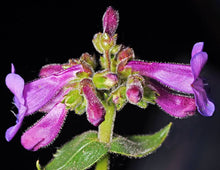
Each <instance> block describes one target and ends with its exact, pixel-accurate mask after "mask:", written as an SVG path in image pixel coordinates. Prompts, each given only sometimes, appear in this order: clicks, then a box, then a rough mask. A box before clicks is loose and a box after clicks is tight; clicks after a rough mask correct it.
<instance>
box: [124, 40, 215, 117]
mask: <svg viewBox="0 0 220 170" xmlns="http://www.w3.org/2000/svg"><path fill="white" fill-rule="evenodd" d="M202 49H203V42H199V43H196V44H195V45H194V46H193V49H192V58H191V60H190V65H184V64H172V63H157V62H143V61H130V62H128V64H127V65H126V67H125V68H131V69H132V71H134V72H138V73H139V74H140V75H143V76H146V77H148V78H151V79H153V80H156V81H157V82H159V83H161V84H162V85H164V86H166V87H169V88H170V89H172V90H175V91H177V92H182V93H185V94H186V95H191V94H193V95H194V97H195V99H194V100H195V105H196V106H197V110H198V111H199V113H200V114H201V115H203V116H212V115H213V112H214V110H215V106H214V104H213V103H212V102H211V101H210V100H209V99H208V97H207V94H206V91H205V89H204V84H203V82H202V79H201V78H200V77H199V74H200V72H201V70H202V68H203V66H204V65H205V63H206V61H207V59H208V55H207V53H206V52H203V51H202ZM156 89H157V91H158V93H159V95H160V96H159V97H158V98H157V103H158V105H160V106H161V108H162V109H164V110H165V111H166V112H168V113H169V114H171V115H173V116H175V117H185V116H188V115H192V113H193V110H194V109H193V108H194V106H193V103H194V102H193V101H192V99H190V97H189V96H181V95H177V94H172V93H171V94H169V93H168V91H165V90H162V88H160V87H159V86H156ZM163 99H164V100H163ZM174 106H178V109H177V110H175V109H172V108H174ZM186 106H187V107H186ZM188 107H189V108H188ZM186 108H187V110H185V109H186ZM178 110H179V112H177V111H178Z"/></svg>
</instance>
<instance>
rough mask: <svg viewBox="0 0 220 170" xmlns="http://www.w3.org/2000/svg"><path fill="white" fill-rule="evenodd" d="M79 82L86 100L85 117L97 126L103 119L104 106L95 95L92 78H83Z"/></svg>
mask: <svg viewBox="0 0 220 170" xmlns="http://www.w3.org/2000/svg"><path fill="white" fill-rule="evenodd" d="M80 84H81V87H82V92H83V94H84V96H85V98H86V101H87V108H86V113H87V118H88V120H89V122H90V123H92V124H93V125H94V126H98V125H100V124H101V123H102V122H103V121H104V119H105V113H106V111H105V108H104V106H103V105H102V103H101V102H100V100H99V99H98V97H97V95H96V92H95V88H94V86H93V83H92V80H90V79H83V80H82V81H81V82H80Z"/></svg>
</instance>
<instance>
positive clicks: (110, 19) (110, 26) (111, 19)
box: [102, 6, 119, 37]
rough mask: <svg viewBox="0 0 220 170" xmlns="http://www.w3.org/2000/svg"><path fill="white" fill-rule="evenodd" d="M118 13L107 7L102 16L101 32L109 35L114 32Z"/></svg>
mask: <svg viewBox="0 0 220 170" xmlns="http://www.w3.org/2000/svg"><path fill="white" fill-rule="evenodd" d="M118 21H119V14H118V11H116V10H114V9H113V8H112V7H111V6H110V7H108V8H107V10H106V12H105V14H104V15H103V18H102V24H103V32H105V33H107V34H109V35H110V36H111V37H112V36H113V35H114V34H115V32H116V29H117V27H118Z"/></svg>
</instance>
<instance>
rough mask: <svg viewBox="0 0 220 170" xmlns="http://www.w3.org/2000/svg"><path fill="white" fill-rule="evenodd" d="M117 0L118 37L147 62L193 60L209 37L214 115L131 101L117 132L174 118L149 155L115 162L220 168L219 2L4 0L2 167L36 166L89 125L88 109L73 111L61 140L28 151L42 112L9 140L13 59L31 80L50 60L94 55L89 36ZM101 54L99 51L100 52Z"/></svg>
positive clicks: (151, 169)
mask: <svg viewBox="0 0 220 170" xmlns="http://www.w3.org/2000/svg"><path fill="white" fill-rule="evenodd" d="M109 5H112V6H113V7H114V8H115V9H117V10H119V13H120V23H119V28H118V31H117V33H118V34H119V38H118V43H123V44H125V45H126V46H130V47H132V48H133V49H134V51H135V54H136V57H137V58H140V59H143V60H147V61H160V62H177V63H189V60H190V57H191V56H190V54H191V49H192V46H193V44H194V43H196V42H199V41H204V42H205V47H204V50H205V51H206V52H207V53H208V54H209V60H208V63H207V64H206V66H205V68H204V69H203V75H204V76H205V77H206V78H207V79H208V81H209V84H210V86H211V92H212V94H211V97H212V99H213V100H214V101H215V105H216V111H215V113H214V115H213V116H212V117H209V118H206V117H202V116H201V115H200V114H197V115H196V116H193V117H191V118H188V119H183V120H179V119H175V118H172V117H170V116H169V115H167V114H166V113H164V112H163V111H161V110H160V109H159V108H158V107H157V106H149V107H148V108H147V109H146V110H141V109H139V108H138V107H136V106H132V105H129V104H128V105H127V106H126V107H125V108H124V109H123V110H122V111H121V112H119V113H117V117H116V121H115V130H114V131H115V133H118V134H121V135H124V136H126V135H132V134H148V133H154V132H156V131H158V130H159V129H160V128H162V127H163V126H165V125H166V124H168V123H169V122H171V121H172V122H173V123H174V124H173V127H172V129H171V132H170V134H169V136H168V138H167V139H166V141H165V142H164V144H163V145H162V147H161V148H160V149H159V150H157V151H156V152H155V153H153V154H152V155H150V156H148V157H146V158H143V159H136V160H135V159H133V160H132V159H129V158H124V157H120V156H117V155H113V156H112V157H111V169H126V170H133V169H138V170H139V169H140V170H146V169H148V170H218V169H220V158H219V153H220V147H219V145H220V132H219V131H220V115H219V107H218V104H219V95H220V90H219V84H220V79H219V73H220V71H219V56H220V54H219V49H220V1H219V0H190V1H187V0H184V1H169V0H166V1H138V0H136V1H134V0H133V1H128V0H126V1H123V0H118V1H117V0H100V1H95V0H94V1H84V0H80V1H53V0H50V1H42V2H41V1H16V2H13V1H7V4H1V7H3V10H1V13H0V19H1V20H0V29H1V30H0V41H1V46H0V56H1V76H0V81H1V83H0V86H1V87H0V90H1V93H0V94H1V102H2V103H1V116H2V117H1V119H0V120H1V122H0V123H1V124H0V126H1V134H0V138H1V139H0V141H1V155H2V158H1V166H2V167H7V168H6V169H10V170H11V169H29V170H30V169H35V162H36V160H38V159H39V160H40V163H41V164H45V163H46V162H47V161H48V160H50V158H51V157H52V153H54V152H55V150H56V148H57V147H59V146H61V145H62V144H63V143H65V142H66V141H68V140H70V139H71V138H72V137H73V136H75V135H77V134H80V133H82V132H84V131H86V130H89V129H97V128H95V127H93V126H92V125H90V124H89V123H88V121H87V120H86V116H85V115H83V116H77V115H74V113H73V112H70V113H69V114H68V117H67V119H66V122H65V125H64V127H63V128H62V132H61V133H60V135H59V137H58V138H57V139H56V141H55V142H54V143H53V144H52V145H50V146H49V147H47V148H46V149H41V150H39V151H37V152H31V151H27V150H25V149H24V148H23V147H22V146H21V144H20V136H21V134H22V133H23V132H24V131H25V130H26V129H27V128H28V127H29V126H31V125H32V124H33V123H34V122H35V121H37V120H38V119H39V118H40V117H41V116H42V114H41V113H37V114H35V115H33V116H30V117H28V118H25V120H24V123H23V126H22V128H21V130H20V131H19V132H18V134H17V135H16V136H15V138H14V139H13V140H12V141H11V142H10V143H8V142H6V140H5V139H4V133H5V131H6V129H7V128H8V127H10V126H12V125H14V123H15V120H16V119H15V117H14V116H13V114H12V113H11V112H10V110H13V111H16V108H15V107H14V106H13V104H12V98H13V95H12V94H11V93H10V91H9V90H8V89H7V87H6V86H5V83H4V81H5V80H4V79H5V76H6V75H7V74H8V73H9V72H10V63H12V62H13V63H14V65H15V67H16V72H17V73H18V74H20V75H21V76H22V77H23V78H24V79H25V81H26V82H28V81H31V80H33V79H36V78H37V76H38V72H39V70H40V68H41V67H42V66H43V65H45V64H49V63H65V62H67V61H68V59H69V58H77V57H79V56H80V55H81V54H82V53H83V52H89V53H91V54H94V53H95V54H97V53H96V52H95V49H94V48H93V45H92V43H91V40H92V37H93V35H94V34H95V33H97V32H99V31H102V23H101V19H102V15H103V13H104V12H105V10H106V8H107V7H108V6H109ZM97 57H98V55H97Z"/></svg>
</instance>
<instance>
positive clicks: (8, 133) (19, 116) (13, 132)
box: [5, 105, 27, 142]
mask: <svg viewBox="0 0 220 170" xmlns="http://www.w3.org/2000/svg"><path fill="white" fill-rule="evenodd" d="M26 110H27V109H26V107H24V106H23V105H21V106H20V108H19V112H18V114H17V116H16V117H17V121H16V125H14V126H12V127H10V128H8V129H7V131H6V133H5V138H6V140H7V141H8V142H9V141H11V140H12V138H13V137H14V136H15V135H16V133H17V131H18V130H19V128H20V127H21V124H22V122H23V119H24V117H25V112H26Z"/></svg>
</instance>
